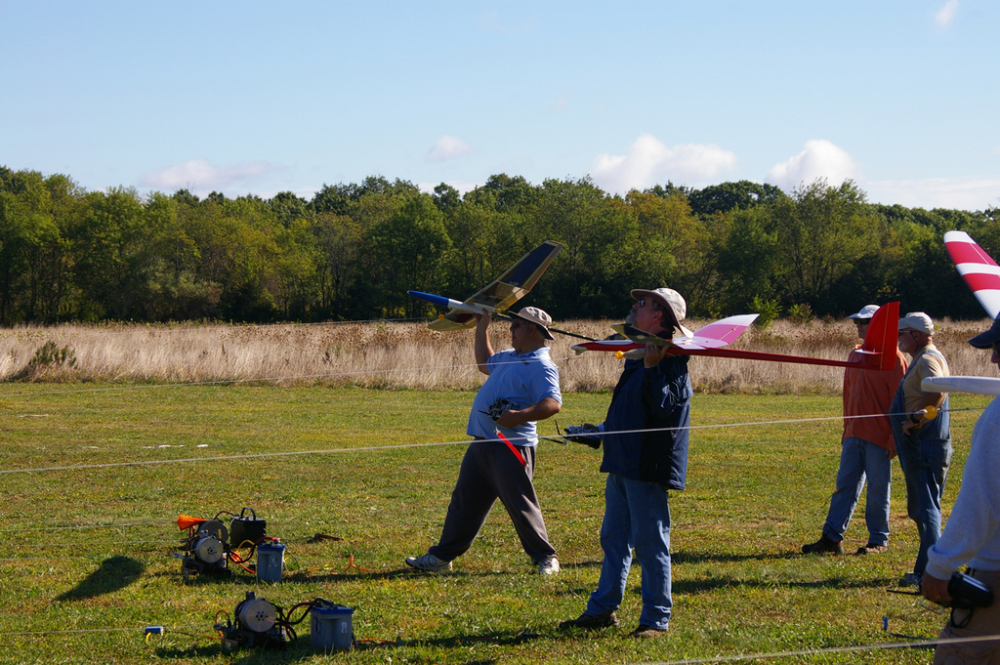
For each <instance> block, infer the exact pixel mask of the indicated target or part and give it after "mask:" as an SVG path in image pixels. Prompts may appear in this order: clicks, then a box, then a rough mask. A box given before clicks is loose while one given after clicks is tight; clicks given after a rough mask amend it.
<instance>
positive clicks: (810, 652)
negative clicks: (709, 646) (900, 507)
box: [636, 634, 1000, 665]
mask: <svg viewBox="0 0 1000 665" xmlns="http://www.w3.org/2000/svg"><path fill="white" fill-rule="evenodd" d="M996 639H1000V634H997V635H978V636H975V637H950V638H946V639H934V640H916V641H913V642H883V643H875V644H852V645H850V646H843V647H827V648H823V649H802V650H800V651H775V652H770V653H754V654H739V655H734V656H714V657H709V658H688V659H684V660H666V661H647V662H642V663H637V664H636V665H704V664H706V663H732V662H736V661H741V660H769V659H772V658H790V657H794V656H821V655H824V654H834V653H851V652H857V651H878V650H882V649H921V648H927V647H933V646H937V645H938V644H968V643H973V642H987V641H989V640H996Z"/></svg>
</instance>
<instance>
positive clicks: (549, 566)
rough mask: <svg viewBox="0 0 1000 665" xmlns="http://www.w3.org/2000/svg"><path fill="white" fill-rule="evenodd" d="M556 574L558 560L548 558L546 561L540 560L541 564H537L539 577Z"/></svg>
mask: <svg viewBox="0 0 1000 665" xmlns="http://www.w3.org/2000/svg"><path fill="white" fill-rule="evenodd" d="M558 572H559V559H557V558H555V557H554V556H550V557H549V558H548V559H542V561H541V563H539V564H538V574H539V575H555V574H556V573H558Z"/></svg>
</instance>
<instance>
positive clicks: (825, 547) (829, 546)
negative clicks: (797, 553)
mask: <svg viewBox="0 0 1000 665" xmlns="http://www.w3.org/2000/svg"><path fill="white" fill-rule="evenodd" d="M825 552H829V553H830V554H843V553H844V543H843V542H838V541H836V540H830V539H829V538H827V537H826V534H825V533H824V534H823V537H822V538H820V539H819V540H817V541H816V542H815V543H809V544H808V545H803V546H802V553H803V554H823V553H825Z"/></svg>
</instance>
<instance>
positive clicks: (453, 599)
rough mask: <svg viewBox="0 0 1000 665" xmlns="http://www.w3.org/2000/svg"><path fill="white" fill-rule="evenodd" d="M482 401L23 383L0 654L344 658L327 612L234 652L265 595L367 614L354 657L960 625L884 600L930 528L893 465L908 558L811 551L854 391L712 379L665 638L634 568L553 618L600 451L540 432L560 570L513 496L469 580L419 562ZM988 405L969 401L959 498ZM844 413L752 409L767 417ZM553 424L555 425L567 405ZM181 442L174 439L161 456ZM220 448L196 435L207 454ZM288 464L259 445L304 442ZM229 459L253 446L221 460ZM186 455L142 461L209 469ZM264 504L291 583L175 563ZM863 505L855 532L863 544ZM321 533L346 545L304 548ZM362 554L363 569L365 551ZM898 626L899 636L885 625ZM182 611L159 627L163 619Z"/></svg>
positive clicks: (614, 655)
mask: <svg viewBox="0 0 1000 665" xmlns="http://www.w3.org/2000/svg"><path fill="white" fill-rule="evenodd" d="M472 398H473V394H472V393H469V392H414V391H369V390H359V389H330V388H275V387H248V386H241V387H237V386H200V387H147V386H139V387H132V388H127V387H114V386H109V387H104V388H102V387H100V386H98V387H94V386H93V385H89V386H88V385H52V384H48V385H38V384H32V385H24V384H21V385H16V384H15V385H11V384H8V385H6V386H4V387H3V390H2V393H0V459H2V465H0V470H3V471H5V472H9V471H13V470H20V469H48V470H44V471H34V472H28V473H4V474H2V475H0V517H2V519H0V533H2V536H3V538H2V540H0V662H18V663H22V662H40V663H50V662H59V663H109V662H115V663H147V662H151V661H157V660H166V661H169V662H178V663H180V662H183V663H220V662H240V663H291V662H295V663H299V662H324V661H325V660H327V659H328V658H330V657H328V656H323V655H321V654H314V653H313V652H312V651H311V650H310V649H309V640H308V632H309V631H308V619H307V620H306V621H305V622H303V623H302V624H301V625H300V627H299V635H300V637H299V640H298V642H297V643H295V644H293V645H291V646H290V647H289V648H288V649H287V650H285V651H255V652H251V651H246V652H239V653H237V654H229V653H225V652H223V651H222V650H221V647H220V644H219V642H218V640H217V639H214V633H213V631H212V630H211V627H212V624H213V623H214V621H215V617H216V614H217V613H218V612H219V611H220V610H225V611H226V612H229V613H230V614H232V612H233V610H234V607H235V605H236V604H237V602H239V601H240V600H241V599H242V598H244V596H245V594H246V592H247V591H248V590H253V591H255V592H256V593H257V595H258V596H262V597H264V598H266V599H267V600H269V601H270V602H272V603H274V604H276V605H280V606H282V607H285V608H288V607H291V606H292V605H295V604H296V603H299V602H303V601H308V600H311V599H313V598H324V599H327V600H332V601H334V602H337V603H340V604H343V605H347V606H349V607H352V608H354V610H355V613H354V630H355V633H356V635H357V637H358V639H359V643H358V649H357V650H356V651H355V652H353V653H349V654H337V655H336V656H334V657H332V658H335V659H336V660H337V661H338V662H344V663H396V664H398V663H539V662H552V663H575V662H581V663H584V662H586V663H591V662H593V663H598V662H600V663H605V662H615V663H632V662H651V661H673V660H680V659H696V658H713V657H731V656H736V655H740V654H765V653H774V652H786V651H796V652H797V651H803V650H815V649H829V648H831V647H845V646H851V645H877V644H880V643H889V642H900V641H905V638H901V637H897V636H893V635H892V634H890V633H897V634H901V635H907V636H912V637H915V638H932V637H934V636H935V635H936V634H937V631H938V630H939V628H940V626H941V625H942V623H943V622H944V620H945V616H944V615H940V614H936V613H934V612H932V611H930V610H929V609H928V608H926V607H925V606H923V605H922V604H921V602H920V601H919V600H918V599H917V598H915V597H913V596H907V595H900V594H894V593H889V592H888V589H891V588H895V583H896V580H897V579H898V578H899V577H900V575H901V574H902V573H903V572H905V571H906V570H909V567H910V566H911V565H912V560H913V557H914V555H915V552H916V529H915V528H914V527H913V525H912V523H911V522H910V521H909V520H908V519H906V517H905V497H904V491H903V483H902V476H901V474H900V472H899V468H898V465H897V466H896V468H895V469H894V474H895V475H894V496H893V511H892V512H893V519H892V529H893V535H892V543H891V550H890V552H889V553H887V554H885V555H879V556H872V557H867V558H864V557H855V556H845V557H829V556H803V555H801V554H799V553H798V552H799V548H800V547H801V545H802V544H803V543H804V542H811V541H813V540H815V539H816V538H818V537H819V534H820V529H821V527H822V523H823V520H824V518H825V516H826V508H827V504H828V501H829V496H830V493H831V492H832V490H833V485H834V479H835V473H836V468H837V463H838V460H839V450H840V446H839V433H840V427H841V423H840V421H839V420H837V419H836V416H837V415H839V409H840V398H839V397H838V396H766V397H763V396H734V395H715V396H706V395H697V396H696V397H695V398H694V403H693V423H692V424H693V425H694V426H696V427H700V426H720V427H706V428H700V429H695V430H694V431H693V432H692V434H691V457H690V465H689V473H688V489H687V490H686V491H684V492H673V493H671V506H672V517H673V531H672V550H673V552H674V569H673V578H674V602H675V613H674V619H673V621H672V624H671V628H670V636H669V638H667V639H664V640H656V641H652V642H650V641H643V642H639V641H634V640H630V639H628V638H627V633H628V632H629V631H630V630H631V629H633V628H634V627H635V625H636V620H637V618H638V614H639V610H640V606H641V598H640V595H639V576H640V572H641V571H640V569H639V567H638V566H637V565H636V566H635V567H634V569H633V572H632V576H631V577H630V580H629V587H628V590H627V593H626V596H625V601H624V604H623V607H622V608H621V610H620V611H619V616H620V618H621V620H622V625H621V626H620V627H619V628H615V629H606V630H603V631H598V632H594V633H581V632H569V633H562V632H560V631H558V630H557V624H558V623H559V621H561V620H564V619H568V618H572V617H575V616H577V615H578V614H580V612H581V611H582V610H583V608H584V606H585V603H586V600H587V596H588V594H589V593H590V591H591V590H592V589H593V588H594V586H595V585H596V582H597V577H598V573H599V569H600V561H601V550H600V544H599V540H598V534H599V530H600V525H601V519H602V515H603V487H604V476H603V474H601V473H600V472H599V470H598V467H599V465H600V452H599V451H592V450H591V449H589V448H586V447H584V446H580V445H576V444H570V445H566V446H563V445H557V444H555V443H552V442H542V443H541V446H540V449H539V453H538V471H537V474H536V487H537V489H538V493H539V497H540V500H541V503H542V509H543V512H544V514H545V519H546V523H547V526H548V530H549V535H550V537H551V540H552V542H553V544H554V545H555V546H556V548H557V550H558V551H559V558H560V560H561V562H562V566H563V570H562V572H561V573H560V574H559V575H558V576H556V577H553V578H542V577H539V576H538V575H536V574H534V568H533V566H532V565H531V562H530V561H529V560H528V558H527V557H526V556H525V554H524V553H523V552H522V550H521V548H520V544H519V542H518V540H517V537H516V535H515V533H514V531H513V529H512V527H511V526H510V523H509V520H508V518H507V516H506V514H505V513H504V511H503V509H502V507H500V506H497V507H495V508H494V511H493V513H492V514H491V516H490V518H489V520H488V521H487V524H486V526H485V527H484V529H483V532H482V533H481V535H480V537H479V539H478V540H477V541H476V543H475V544H474V545H473V548H472V549H471V550H470V551H469V552H468V553H467V554H466V555H465V556H463V557H460V558H459V559H458V560H457V561H456V562H455V569H454V571H453V572H451V573H448V574H441V575H428V574H423V573H416V572H413V571H411V570H409V569H408V567H407V566H405V564H404V563H403V559H404V558H405V557H406V556H409V555H414V554H421V553H423V552H424V551H426V549H427V547H428V546H429V545H431V544H433V543H434V542H435V540H436V539H437V537H438V535H439V534H440V528H441V524H442V521H443V518H444V514H445V510H446V508H447V505H448V500H449V496H450V493H451V489H452V486H453V483H454V480H455V477H456V475H457V471H458V466H459V463H460V461H461V458H462V455H463V452H464V449H465V445H464V443H458V444H454V445H441V446H429V447H410V448H398V449H391V448H389V449H384V450H372V449H371V448H372V447H391V446H403V445H411V444H425V443H436V442H456V441H457V442H464V440H466V437H465V436H464V429H465V420H466V417H467V414H468V409H469V407H470V404H471V402H472ZM609 399H610V396H609V395H608V394H568V395H566V396H565V405H564V410H563V413H562V414H561V415H560V416H558V420H559V422H560V424H562V425H563V426H565V425H568V424H574V423H579V422H583V421H591V422H600V421H601V420H602V419H603V414H604V412H605V410H606V408H607V405H608V401H609ZM986 403H987V399H986V398H980V397H974V396H967V395H954V396H953V397H952V406H953V408H955V409H963V408H970V409H973V410H971V411H957V412H955V413H953V416H952V417H953V436H954V438H955V442H956V455H955V461H954V464H953V467H952V469H951V475H950V477H949V484H948V492H947V495H946V497H945V505H946V507H950V506H951V505H952V504H953V502H954V499H955V495H956V493H957V490H958V487H959V483H960V478H961V470H962V465H963V462H964V460H965V457H966V454H967V451H968V442H969V438H970V436H971V431H972V426H973V424H974V422H975V420H976V418H977V417H978V415H979V411H978V409H980V408H982V407H983V406H985V405H986ZM830 417H833V418H834V419H832V420H826V421H813V422H797V423H774V424H770V425H757V426H753V425H749V424H747V423H760V422H766V421H782V420H811V419H817V418H830ZM541 429H542V433H543V434H554V433H555V427H554V425H553V423H552V422H546V423H543V424H542V426H541ZM163 446H168V447H163ZM199 446H202V447H199ZM308 451H330V452H326V453H316V452H310V453H308V454H301V455H279V456H270V457H240V456H253V455H261V454H268V453H295V452H308ZM225 457H233V458H234V459H219V458H225ZM190 459H197V460H200V461H181V462H177V463H169V464H143V465H139V466H105V467H97V468H64V469H59V468H60V467H80V466H88V465H114V464H121V463H123V462H143V463H149V462H155V461H164V460H190ZM243 506H250V507H253V508H254V509H255V510H256V512H257V515H258V516H259V517H262V518H264V519H266V520H267V531H268V534H269V535H273V536H277V537H280V538H281V539H282V540H283V541H284V542H285V543H286V544H287V563H288V567H289V570H288V571H287V572H286V575H285V577H284V579H283V580H282V581H281V582H280V583H278V584H258V583H257V582H256V581H255V579H254V578H253V577H251V576H250V575H249V574H247V573H244V572H242V571H240V572H235V573H233V574H232V575H229V576H224V577H203V578H200V579H198V578H193V579H185V578H184V577H182V575H181V572H180V562H179V561H178V560H177V559H176V558H173V557H172V556H170V554H171V553H172V552H174V551H176V549H177V545H176V543H177V542H178V541H177V539H178V537H179V535H180V531H178V529H177V527H176V524H175V521H176V519H177V516H178V515H180V514H182V513H184V514H189V515H195V516H201V517H212V516H213V515H215V513H217V512H219V511H223V510H228V511H232V512H238V511H239V510H240V509H241V508H242V507H243ZM862 513H863V503H862V506H861V507H860V508H859V511H858V514H857V515H856V516H855V521H854V523H853V524H852V526H851V529H850V530H849V533H848V538H847V541H846V544H847V546H848V549H849V550H852V551H853V549H856V548H857V547H858V546H860V545H862V544H864V542H865V540H866V535H867V532H866V530H865V528H864V522H863V519H862ZM316 533H324V534H329V535H332V536H336V537H339V538H342V539H343V540H340V541H324V542H319V543H309V542H307V540H308V539H309V538H310V537H311V536H313V535H314V534H316ZM352 556H353V560H354V563H355V565H356V566H357V567H356V568H348V562H349V560H350V557H352ZM883 617H887V618H888V620H889V624H888V625H889V632H885V631H884V630H883ZM146 625H164V626H166V627H167V632H166V635H165V636H164V637H163V638H153V639H152V640H150V642H149V643H147V642H146V641H144V639H143V627H144V626H146ZM930 660H931V652H930V651H928V650H926V649H922V650H905V651H900V650H876V649H872V650H866V651H858V652H848V653H828V654H824V655H803V656H796V657H784V658H776V659H773V660H770V661H768V662H810V663H813V662H821V663H856V662H870V663H901V662H902V663H926V662H930Z"/></svg>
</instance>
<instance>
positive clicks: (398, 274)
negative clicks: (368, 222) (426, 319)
mask: <svg viewBox="0 0 1000 665" xmlns="http://www.w3.org/2000/svg"><path fill="white" fill-rule="evenodd" d="M366 244H367V256H366V264H367V265H366V267H367V269H368V271H369V274H371V275H372V276H373V280H372V284H371V287H370V288H371V289H372V293H373V296H374V304H375V306H376V307H377V308H378V309H379V310H381V312H383V313H384V314H385V315H387V316H394V315H396V314H397V313H403V314H404V315H405V316H408V317H415V316H417V315H418V314H419V312H420V310H421V309H422V307H421V306H420V305H419V304H418V303H417V302H416V301H415V300H414V299H413V298H411V297H410V296H409V295H407V293H406V292H407V290H409V289H419V290H422V291H427V290H440V288H441V286H442V285H443V276H444V271H443V269H442V268H443V259H444V257H445V256H446V255H447V253H448V250H449V249H450V248H451V239H450V238H449V237H448V232H447V229H446V228H445V224H444V216H443V215H442V214H441V211H440V210H438V209H437V207H436V206H435V205H434V201H433V200H432V199H431V197H430V196H428V195H427V194H417V195H414V196H410V197H408V198H406V199H404V200H403V201H402V203H401V205H399V206H398V207H397V208H396V209H395V210H394V211H393V212H392V214H390V215H389V216H388V217H386V218H385V219H384V220H380V221H378V222H376V223H375V224H374V225H372V226H371V228H370V229H369V230H368V232H367V243H366ZM373 313H374V312H373Z"/></svg>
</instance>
